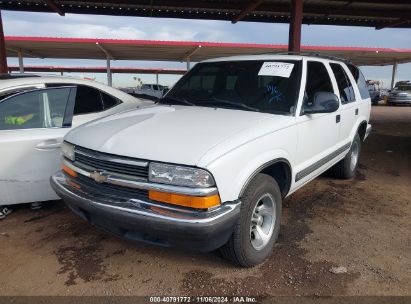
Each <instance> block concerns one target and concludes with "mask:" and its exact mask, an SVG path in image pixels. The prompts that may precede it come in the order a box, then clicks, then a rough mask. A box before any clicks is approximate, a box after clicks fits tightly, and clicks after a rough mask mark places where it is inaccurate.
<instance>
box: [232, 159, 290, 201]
mask: <svg viewBox="0 0 411 304" xmlns="http://www.w3.org/2000/svg"><path fill="white" fill-rule="evenodd" d="M260 173H264V174H267V175H269V176H271V177H272V178H274V179H275V180H276V182H277V183H278V186H279V187H280V191H281V195H282V197H283V198H284V197H285V196H286V195H287V194H288V192H289V191H290V188H291V183H292V169H291V164H290V162H289V161H288V160H287V159H285V158H276V159H273V160H271V161H269V162H266V163H265V164H263V165H261V166H259V167H258V168H257V169H256V170H254V172H253V173H252V174H251V175H250V176H249V177H248V179H247V180H246V182H245V183H244V184H243V186H242V188H241V191H240V195H239V197H240V198H241V197H242V196H243V194H244V192H245V190H246V189H247V187H248V185H249V184H250V182H251V181H252V180H253V178H254V177H255V176H257V174H260Z"/></svg>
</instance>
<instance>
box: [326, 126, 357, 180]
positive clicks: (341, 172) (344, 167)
mask: <svg viewBox="0 0 411 304" xmlns="http://www.w3.org/2000/svg"><path fill="white" fill-rule="evenodd" d="M360 153H361V138H360V136H359V135H358V133H357V134H356V135H355V137H354V140H353V142H352V144H351V148H350V151H349V152H348V154H347V155H346V156H345V157H344V158H343V159H342V160H340V161H339V162H338V163H337V164H336V165H334V167H333V174H334V176H335V177H337V178H341V179H349V178H352V177H353V176H354V175H355V172H356V171H357V167H358V160H359V158H360Z"/></svg>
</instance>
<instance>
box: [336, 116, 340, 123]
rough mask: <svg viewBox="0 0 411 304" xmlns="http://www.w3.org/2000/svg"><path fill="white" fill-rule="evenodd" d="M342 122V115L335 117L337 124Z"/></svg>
mask: <svg viewBox="0 0 411 304" xmlns="http://www.w3.org/2000/svg"><path fill="white" fill-rule="evenodd" d="M340 121H341V115H340V114H338V115H337V116H335V122H336V123H339V122H340Z"/></svg>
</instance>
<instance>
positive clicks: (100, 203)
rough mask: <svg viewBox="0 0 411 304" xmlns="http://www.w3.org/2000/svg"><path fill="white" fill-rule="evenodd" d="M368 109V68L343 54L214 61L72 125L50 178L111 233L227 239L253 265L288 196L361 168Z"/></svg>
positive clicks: (213, 241)
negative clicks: (154, 99) (144, 103)
mask: <svg viewBox="0 0 411 304" xmlns="http://www.w3.org/2000/svg"><path fill="white" fill-rule="evenodd" d="M370 109H371V103H370V98H369V95H368V90H367V87H366V82H365V79H364V77H363V76H362V74H361V72H360V71H359V70H358V69H357V68H356V67H354V66H353V65H351V64H348V63H345V62H344V61H341V60H337V59H330V58H320V57H316V56H311V57H309V56H295V55H258V56H238V57H229V58H221V59H215V60H208V61H205V62H202V63H199V64H197V65H196V66H195V67H194V68H193V69H192V70H191V71H190V72H189V73H187V74H186V75H185V76H184V77H183V78H182V79H181V80H180V81H178V83H177V84H176V85H175V86H174V87H173V88H172V89H171V90H170V92H169V93H168V94H167V95H166V97H165V98H163V99H162V100H161V101H160V102H159V104H157V105H155V106H151V107H146V108H144V109H139V110H132V111H128V112H125V113H121V114H116V115H112V116H109V117H106V118H104V119H100V120H97V121H94V122H92V123H88V124H86V125H84V126H82V127H80V128H77V129H75V130H73V131H71V132H70V133H69V134H68V135H67V136H66V137H65V147H64V149H63V151H64V158H63V164H62V171H60V172H57V173H56V174H55V175H54V176H52V178H51V183H52V185H53V187H54V189H55V190H56V192H57V193H58V194H59V195H60V196H61V197H62V198H63V199H64V200H65V202H66V203H67V205H68V206H69V207H70V208H71V209H72V210H73V211H74V212H75V213H77V214H78V215H80V216H81V217H83V218H84V219H86V220H88V221H89V222H90V223H92V224H94V225H96V226H98V227H101V228H102V229H104V230H106V231H109V232H111V233H113V234H116V235H118V236H121V237H123V238H127V239H130V240H136V241H143V242H148V243H153V244H159V245H163V246H177V247H184V248H188V249H195V250H201V251H211V250H214V249H217V248H221V251H222V252H223V254H224V255H225V256H226V257H228V258H229V259H231V260H232V261H234V262H235V263H237V264H239V265H241V266H245V267H249V266H253V265H256V264H258V263H261V262H262V261H264V259H266V258H267V257H268V256H269V255H270V253H271V251H272V248H273V245H274V243H275V241H276V239H277V236H278V232H279V229H280V218H281V205H282V200H283V199H284V198H285V197H287V196H288V195H290V194H291V193H293V192H294V191H296V190H297V189H299V188H300V187H302V186H304V185H305V184H306V183H308V182H309V181H311V180H312V179H314V178H315V177H317V176H318V175H320V174H321V173H322V172H324V171H325V170H327V169H329V168H330V167H334V172H335V175H336V176H337V177H339V178H350V177H352V176H353V175H354V174H355V170H356V168H357V164H358V158H359V155H360V151H361V144H362V142H363V140H364V139H365V138H366V137H367V135H368V133H369V132H370V130H371V126H370V125H369V124H368V120H369V116H370Z"/></svg>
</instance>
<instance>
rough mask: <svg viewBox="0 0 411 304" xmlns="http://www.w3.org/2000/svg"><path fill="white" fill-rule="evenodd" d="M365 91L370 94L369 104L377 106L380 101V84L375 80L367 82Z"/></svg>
mask: <svg viewBox="0 0 411 304" xmlns="http://www.w3.org/2000/svg"><path fill="white" fill-rule="evenodd" d="M367 89H368V93H370V98H371V103H372V104H373V105H377V104H378V102H379V101H380V100H381V98H382V96H381V90H380V82H379V81H376V80H367Z"/></svg>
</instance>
